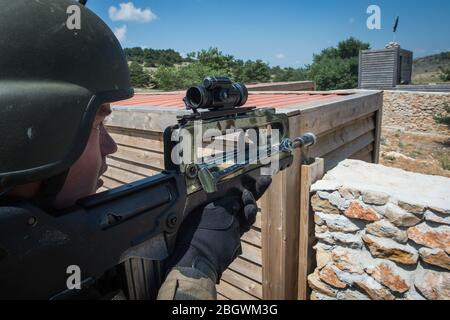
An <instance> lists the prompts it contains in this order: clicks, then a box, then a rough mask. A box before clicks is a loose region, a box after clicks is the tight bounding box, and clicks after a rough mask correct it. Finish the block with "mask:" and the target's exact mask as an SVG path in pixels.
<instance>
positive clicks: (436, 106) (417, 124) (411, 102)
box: [383, 91, 450, 133]
mask: <svg viewBox="0 0 450 320" xmlns="http://www.w3.org/2000/svg"><path fill="white" fill-rule="evenodd" d="M383 99H384V101H383V127H392V128H398V129H400V130H402V131H403V130H404V131H418V132H427V133H448V127H447V126H445V125H438V124H436V123H435V121H434V119H433V117H434V116H435V115H436V114H438V113H443V112H444V106H445V105H446V104H449V105H450V93H431V92H428V93H426V92H408V91H384V98H383Z"/></svg>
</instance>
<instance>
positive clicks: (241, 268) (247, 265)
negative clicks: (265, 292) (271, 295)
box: [229, 257, 262, 284]
mask: <svg viewBox="0 0 450 320" xmlns="http://www.w3.org/2000/svg"><path fill="white" fill-rule="evenodd" d="M229 268H230V269H231V270H233V271H235V272H237V273H240V274H242V275H244V276H246V277H248V278H251V279H253V280H255V281H256V282H258V283H261V284H262V267H261V265H258V264H255V263H252V262H250V261H247V260H245V259H242V258H240V257H238V258H237V259H236V260H234V261H233V263H232V264H231V265H230V267H229Z"/></svg>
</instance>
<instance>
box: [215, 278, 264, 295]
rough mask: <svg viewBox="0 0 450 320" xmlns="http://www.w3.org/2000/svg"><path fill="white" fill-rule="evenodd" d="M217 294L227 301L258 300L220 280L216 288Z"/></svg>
mask: <svg viewBox="0 0 450 320" xmlns="http://www.w3.org/2000/svg"><path fill="white" fill-rule="evenodd" d="M216 289H217V293H218V294H220V295H222V296H224V297H227V298H228V299H232V300H258V298H256V297H254V296H252V295H251V294H248V293H247V292H245V291H243V290H241V289H239V288H236V287H235V286H232V285H231V284H229V283H227V282H226V281H224V280H222V281H220V283H219V284H218V285H217V286H216Z"/></svg>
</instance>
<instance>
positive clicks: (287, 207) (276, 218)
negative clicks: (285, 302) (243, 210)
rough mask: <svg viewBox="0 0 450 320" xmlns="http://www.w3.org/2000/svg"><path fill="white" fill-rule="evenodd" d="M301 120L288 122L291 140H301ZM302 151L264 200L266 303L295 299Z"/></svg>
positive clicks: (275, 182)
mask: <svg viewBox="0 0 450 320" xmlns="http://www.w3.org/2000/svg"><path fill="white" fill-rule="evenodd" d="M300 122H301V121H300V118H299V117H298V116H295V117H291V118H290V119H289V125H290V128H289V131H290V136H292V137H296V136H300V128H299V125H300ZM300 159H301V157H300V151H298V150H297V151H296V152H295V153H294V160H293V165H292V166H291V167H290V168H288V169H286V170H285V171H283V172H280V173H278V174H277V175H276V176H275V177H274V178H273V182H272V185H271V187H270V188H269V190H268V191H267V192H266V194H265V195H264V197H263V198H262V201H261V204H262V206H261V207H262V208H261V210H262V248H263V250H262V255H263V297H264V299H295V298H296V296H297V272H298V223H299V220H298V217H299V210H298V209H299V207H298V206H299V199H298V196H297V195H298V194H299V190H300V184H299V172H300V166H299V164H300Z"/></svg>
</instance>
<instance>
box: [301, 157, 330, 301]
mask: <svg viewBox="0 0 450 320" xmlns="http://www.w3.org/2000/svg"><path fill="white" fill-rule="evenodd" d="M323 174H324V160H323V159H320V158H317V159H316V161H315V162H314V163H313V164H311V165H302V166H301V171H300V231H299V254H298V259H299V260H298V292H297V297H298V299H299V300H308V298H309V288H308V281H307V277H308V274H310V273H312V271H313V270H314V268H315V257H314V250H313V249H312V246H313V242H314V217H313V214H312V212H311V208H310V188H311V185H312V184H313V183H315V182H316V181H317V180H319V179H321V178H322V176H323Z"/></svg>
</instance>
